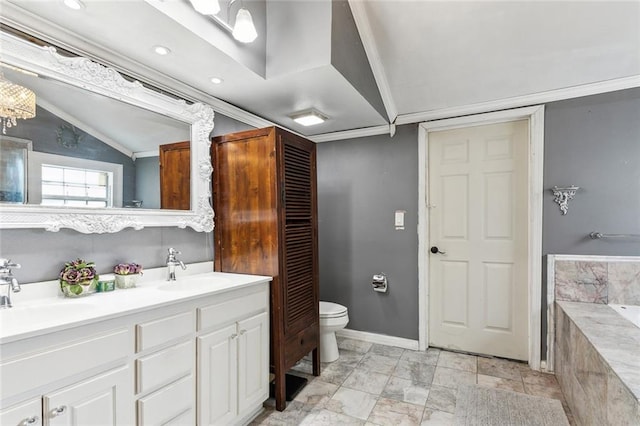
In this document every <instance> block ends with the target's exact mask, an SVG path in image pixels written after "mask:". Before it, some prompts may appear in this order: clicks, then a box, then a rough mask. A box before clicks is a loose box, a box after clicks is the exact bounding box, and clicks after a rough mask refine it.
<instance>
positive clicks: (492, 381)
mask: <svg viewBox="0 0 640 426" xmlns="http://www.w3.org/2000/svg"><path fill="white" fill-rule="evenodd" d="M478 385H480V386H484V387H487V388H495V389H503V390H510V391H514V392H520V393H524V386H523V385H522V379H519V380H511V379H503V378H502V377H494V376H485V375H484V374H478Z"/></svg>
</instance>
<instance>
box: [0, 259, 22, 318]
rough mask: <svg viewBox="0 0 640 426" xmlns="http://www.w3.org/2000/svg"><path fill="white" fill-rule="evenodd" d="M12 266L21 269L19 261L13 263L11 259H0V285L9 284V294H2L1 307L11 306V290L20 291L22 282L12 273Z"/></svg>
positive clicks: (0, 297)
mask: <svg viewBox="0 0 640 426" xmlns="http://www.w3.org/2000/svg"><path fill="white" fill-rule="evenodd" d="M11 268H13V269H19V268H20V265H19V264H17V263H11V260H9V259H0V286H2V285H6V286H7V294H6V295H0V309H6V308H10V307H11V292H12V291H13V292H14V293H19V292H20V284H18V280H17V279H15V277H14V276H13V274H12V273H11Z"/></svg>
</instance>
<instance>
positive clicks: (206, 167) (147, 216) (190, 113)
mask: <svg viewBox="0 0 640 426" xmlns="http://www.w3.org/2000/svg"><path fill="white" fill-rule="evenodd" d="M0 43H1V44H0V45H1V46H2V50H1V56H0V61H1V62H2V63H4V64H8V65H11V66H15V67H18V68H21V69H24V70H28V71H32V72H34V73H37V74H39V75H42V76H45V77H49V78H53V79H56V80H59V81H62V82H65V83H68V84H71V85H74V86H78V87H81V88H84V89H87V90H90V91H92V92H95V93H99V94H102V95H105V96H109V97H111V98H114V99H118V100H120V101H123V102H127V103H129V104H132V105H136V106H138V107H141V108H145V109H148V110H151V111H154V112H157V113H159V114H163V115H166V116H169V117H172V118H175V119H177V120H181V121H183V122H186V123H188V124H190V125H191V210H184V211H181V210H145V209H137V208H109V209H106V208H65V207H43V206H35V205H16V204H4V203H2V204H0V228H1V229H9V228H44V229H46V230H48V231H54V232H55V231H59V230H60V229H62V228H71V229H74V230H76V231H78V232H82V233H86V234H90V233H98V234H101V233H112V232H118V231H120V230H122V229H125V228H134V229H142V228H145V227H151V226H177V227H179V228H186V227H191V228H193V229H194V230H196V231H200V232H209V231H211V230H213V209H212V207H211V201H210V199H211V185H210V183H211V172H212V170H213V169H212V166H211V161H210V154H209V148H210V145H211V141H210V140H209V134H210V133H211V130H212V129H213V110H212V109H211V107H210V106H208V105H205V104H201V103H194V104H187V103H186V102H185V101H184V100H175V99H173V98H171V97H169V96H166V95H163V94H161V93H157V92H155V91H153V90H150V89H147V88H145V87H144V86H143V85H142V84H141V83H139V82H137V81H134V82H130V81H127V80H125V79H124V78H123V77H122V76H121V75H120V74H119V73H118V72H117V71H116V70H114V69H112V68H108V67H105V66H103V65H101V64H98V63H96V62H93V61H91V60H90V59H88V58H82V57H65V56H62V55H60V54H58V53H56V50H55V49H54V48H52V47H39V46H36V45H34V44H32V43H30V42H28V41H26V40H22V39H20V38H17V37H15V36H12V35H9V34H6V33H0ZM18 125H19V124H18Z"/></svg>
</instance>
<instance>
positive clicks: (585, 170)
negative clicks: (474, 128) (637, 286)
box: [543, 89, 640, 256]
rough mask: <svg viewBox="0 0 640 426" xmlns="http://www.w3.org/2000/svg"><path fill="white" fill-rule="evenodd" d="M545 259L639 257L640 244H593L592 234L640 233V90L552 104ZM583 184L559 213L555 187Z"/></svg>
mask: <svg viewBox="0 0 640 426" xmlns="http://www.w3.org/2000/svg"><path fill="white" fill-rule="evenodd" d="M544 136H545V166H544V188H545V196H544V233H543V252H544V253H545V254H549V253H551V254H603V255H629V256H632V255H633V256H639V255H640V239H636V240H626V241H620V240H599V241H598V240H591V239H589V238H588V237H587V235H588V234H589V232H591V231H599V232H603V233H613V234H624V233H632V234H640V89H633V90H626V91H620V92H612V93H607V94H603V95H598V96H590V97H585V98H578V99H573V100H567V101H562V102H554V103H551V104H548V105H547V106H546V114H545V135H544ZM572 184H573V185H576V186H579V187H580V190H578V193H577V194H576V196H575V199H573V200H571V201H569V212H568V213H567V215H566V216H562V215H561V214H560V209H559V208H558V205H557V204H556V203H554V202H553V194H552V193H551V191H550V190H549V188H552V187H553V186H554V185H557V186H567V185H572Z"/></svg>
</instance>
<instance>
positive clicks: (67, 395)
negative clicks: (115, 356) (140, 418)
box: [43, 361, 135, 426]
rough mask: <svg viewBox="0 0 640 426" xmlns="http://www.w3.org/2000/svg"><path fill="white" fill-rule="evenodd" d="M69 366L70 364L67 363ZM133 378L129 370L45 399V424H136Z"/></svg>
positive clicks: (88, 381) (111, 425) (79, 425)
mask: <svg viewBox="0 0 640 426" xmlns="http://www.w3.org/2000/svg"><path fill="white" fill-rule="evenodd" d="M69 362H72V361H69ZM132 382H133V378H132V375H131V374H130V369H129V368H128V367H122V368H118V369H115V370H111V371H109V372H108V373H105V374H101V375H99V376H96V377H92V378H90V379H87V380H84V381H81V382H79V383H76V384H74V385H71V386H69V387H66V388H63V389H61V390H59V391H56V392H52V393H50V394H47V395H45V396H44V399H43V403H44V424H45V425H47V426H48V425H50V426H63V425H64V426H72V425H73V426H88V425H100V426H117V425H131V424H134V423H135V420H134V416H133V410H132V406H133V405H132V404H131V400H132V393H131V388H132Z"/></svg>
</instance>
